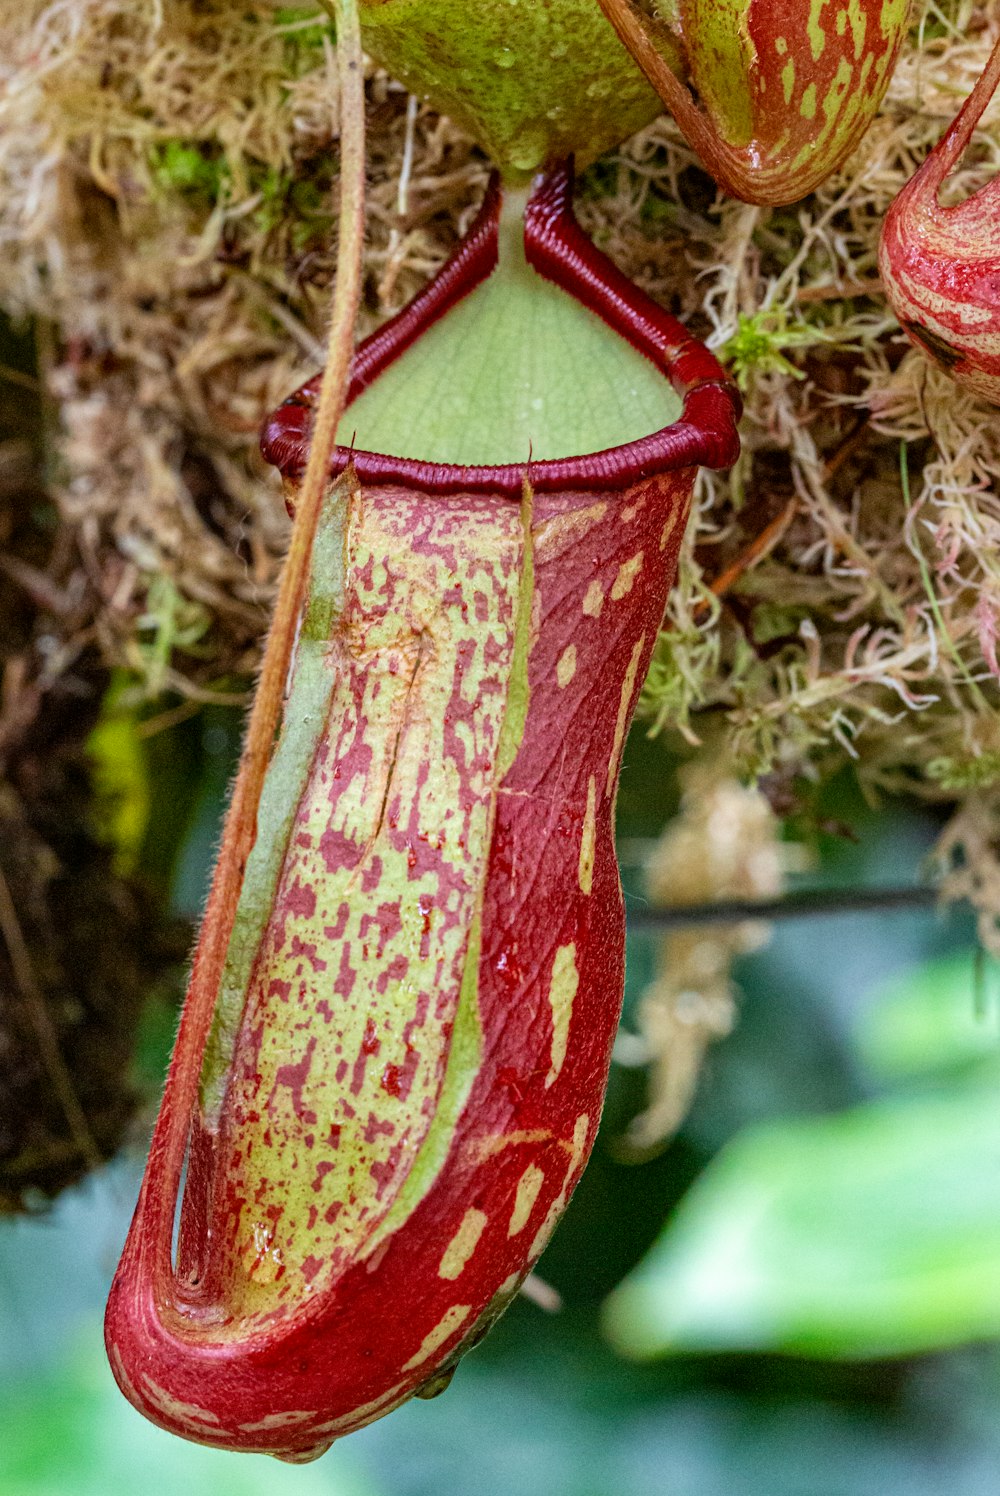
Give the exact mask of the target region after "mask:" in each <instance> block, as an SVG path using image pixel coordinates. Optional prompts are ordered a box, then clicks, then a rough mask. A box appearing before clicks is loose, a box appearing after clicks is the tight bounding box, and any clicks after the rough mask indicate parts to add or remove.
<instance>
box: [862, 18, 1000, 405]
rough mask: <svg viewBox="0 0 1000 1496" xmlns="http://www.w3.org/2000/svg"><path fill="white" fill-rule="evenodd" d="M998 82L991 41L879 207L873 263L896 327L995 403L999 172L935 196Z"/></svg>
mask: <svg viewBox="0 0 1000 1496" xmlns="http://www.w3.org/2000/svg"><path fill="white" fill-rule="evenodd" d="M998 82H1000V41H998V42H997V45H996V47H995V48H994V50H993V55H992V56H991V58H990V60H989V62H988V64H987V65H986V68H985V70H984V72H983V76H982V77H981V78H980V80H979V82H978V83H977V84H976V87H975V88H974V89H973V91H972V93H971V94H970V95H969V97H968V99H967V100H966V102H965V104H964V105H963V107H962V109H961V111H960V113H959V114H958V116H957V118H956V119H955V122H954V124H953V125H952V126H951V128H950V129H949V130H948V132H947V134H946V135H944V136H943V138H942V139H941V141H940V142H939V143H938V145H937V146H935V148H934V150H933V151H932V152H931V154H930V155H929V156H928V158H927V160H926V161H925V162H924V164H923V166H921V168H920V170H919V171H918V172H916V173H915V175H914V176H913V178H912V180H911V181H910V182H908V183H907V185H906V186H905V187H904V188H903V190H902V192H901V193H900V194H899V196H898V197H897V198H896V200H895V202H894V203H893V205H892V207H891V208H890V209H889V212H888V214H887V215H886V220H885V224H884V226H883V229H882V239H881V243H880V246H879V269H880V271H881V274H882V283H883V285H884V286H885V291H886V295H887V296H888V298H889V301H890V303H891V304H892V309H893V311H894V312H895V313H896V316H897V317H898V318H899V321H900V324H901V326H902V327H903V328H904V330H905V331H906V332H907V333H908V334H909V336H910V337H911V338H912V339H913V341H914V343H916V345H917V346H918V348H921V349H922V350H923V352H924V353H926V354H927V356H928V357H929V358H930V359H932V360H933V361H934V362H935V363H936V364H937V365H938V366H939V367H940V368H942V369H945V370H946V371H947V372H948V373H949V374H950V375H951V377H952V378H953V379H954V380H956V381H957V382H958V383H959V384H961V385H964V386H965V387H966V389H969V390H972V391H973V392H974V393H975V394H977V395H983V396H985V398H986V399H987V400H992V401H993V403H994V404H995V405H1000V179H998V178H996V177H994V178H993V179H992V180H991V181H990V182H988V183H987V184H986V186H984V187H982V188H980V190H979V191H978V192H975V193H973V194H972V196H971V197H968V198H966V199H965V201H964V202H960V203H956V204H954V205H953V206H951V207H945V206H943V205H942V203H941V202H940V200H939V195H940V192H941V188H942V185H943V183H944V181H945V178H946V177H947V176H948V174H949V172H951V171H952V170H953V169H954V168H955V167H956V166H957V165H958V163H959V161H960V160H961V158H962V155H963V153H964V152H965V149H966V147H967V146H968V144H969V141H970V140H971V139H972V134H973V131H974V130H975V128H976V126H977V125H978V123H979V121H980V119H981V117H982V114H983V111H984V110H985V109H986V106H987V104H988V103H989V102H990V99H991V98H992V97H993V95H994V93H995V92H996V88H997V84H998Z"/></svg>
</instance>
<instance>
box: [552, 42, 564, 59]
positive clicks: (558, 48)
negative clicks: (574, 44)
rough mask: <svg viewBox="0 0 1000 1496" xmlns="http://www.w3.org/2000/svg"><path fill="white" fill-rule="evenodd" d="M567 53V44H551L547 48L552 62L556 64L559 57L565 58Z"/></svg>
mask: <svg viewBox="0 0 1000 1496" xmlns="http://www.w3.org/2000/svg"><path fill="white" fill-rule="evenodd" d="M568 51H569V42H553V43H552V46H551V47H550V48H549V56H550V57H551V58H552V60H553V61H554V62H558V61H559V59H560V57H565V56H566V53H567V52H568Z"/></svg>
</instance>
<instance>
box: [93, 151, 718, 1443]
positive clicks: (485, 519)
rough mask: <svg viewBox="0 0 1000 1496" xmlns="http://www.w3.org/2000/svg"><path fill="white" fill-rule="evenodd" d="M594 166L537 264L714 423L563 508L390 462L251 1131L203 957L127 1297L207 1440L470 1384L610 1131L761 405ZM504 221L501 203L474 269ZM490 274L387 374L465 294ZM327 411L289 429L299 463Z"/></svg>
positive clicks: (621, 457)
mask: <svg viewBox="0 0 1000 1496" xmlns="http://www.w3.org/2000/svg"><path fill="white" fill-rule="evenodd" d="M569 181H570V179H569V173H568V172H567V171H565V170H562V171H557V172H556V173H553V175H552V176H551V177H550V179H549V180H548V182H546V181H542V182H541V183H540V184H538V187H537V191H536V196H535V199H534V217H532V215H531V213H530V212H529V226H528V232H527V234H526V238H528V239H529V240H530V243H529V245H528V248H529V250H530V255H531V256H532V257H533V258H532V263H535V264H536V266H537V268H538V269H539V271H540V272H541V273H542V274H545V275H548V276H550V277H551V278H552V279H554V280H556V281H557V282H559V283H560V284H564V285H565V286H566V288H567V289H568V290H569V291H570V292H571V293H572V294H575V295H578V296H579V297H580V298H581V299H582V300H583V301H585V302H586V304H587V305H590V306H592V307H593V308H594V310H596V311H597V312H598V313H599V314H600V315H601V316H603V317H605V319H606V320H607V321H608V322H609V323H610V324H611V325H612V326H615V327H618V329H619V330H620V331H621V332H622V333H623V335H624V336H627V337H630V338H632V339H633V341H635V342H636V344H637V346H643V347H644V349H645V351H647V352H648V354H649V356H650V357H653V358H655V360H656V361H657V362H658V363H659V364H660V366H661V367H663V369H664V373H665V375H666V376H667V377H670V378H672V379H673V380H674V382H675V385H677V386H678V387H679V388H680V389H681V392H682V393H683V394H684V395H685V404H684V412H683V416H682V419H681V420H680V421H679V422H677V423H676V426H675V427H674V428H668V430H667V431H666V432H664V433H659V434H658V437H657V439H656V440H655V441H654V443H653V447H652V448H651V449H650V450H649V452H648V454H647V455H643V456H642V457H641V460H640V459H639V458H637V456H636V453H635V452H634V451H633V450H631V449H630V448H627V447H623V448H619V449H615V452H613V453H612V454H611V460H610V466H609V469H608V472H607V475H606V479H605V482H604V483H603V485H602V483H600V482H599V481H598V476H599V474H598V473H597V472H596V471H595V470H594V469H593V467H592V466H588V459H587V457H586V456H584V457H582V458H580V459H567V460H566V461H565V462H563V463H561V464H559V466H558V474H557V473H556V472H555V471H554V469H555V467H556V465H555V464H551V465H548V470H547V471H546V472H544V473H543V474H542V475H541V476H542V478H543V480H544V481H543V482H542V483H541V485H540V491H537V492H535V493H534V495H533V496H532V494H531V491H530V488H528V485H527V483H526V481H525V479H526V476H527V477H533V476H534V475H533V474H529V475H525V474H524V473H523V472H522V471H521V470H520V469H513V468H509V469H508V468H496V469H485V468H484V469H477V470H475V471H474V472H473V473H465V472H463V470H460V469H449V470H442V471H441V472H435V473H431V471H430V470H429V469H428V468H427V466H426V465H425V464H421V463H420V462H418V461H416V462H413V463H411V464H409V465H407V464H401V466H402V468H403V469H405V472H404V476H405V478H406V480H407V481H406V482H405V483H399V482H392V483H388V482H377V481H374V480H373V478H372V472H373V470H374V471H376V472H377V467H378V463H379V461H381V459H379V458H378V457H377V456H373V454H360V455H359V460H358V465H357V468H358V475H359V476H360V478H361V484H360V486H359V485H358V483H357V481H356V480H354V481H353V483H352V484H351V485H349V486H351V487H352V493H353V498H352V499H351V503H350V507H349V511H348V514H347V519H346V521H345V524H346V529H345V544H344V552H343V555H344V565H345V576H344V588H343V606H342V609H341V612H340V615H339V617H338V619H337V620H336V622H335V623H334V626H333V631H332V636H331V640H330V652H329V655H328V656H322V654H321V658H322V659H323V661H324V666H323V668H324V670H325V671H326V672H328V673H327V674H326V676H325V677H324V678H325V679H327V680H328V682H329V683H330V686H331V692H332V694H331V703H330V707H329V711H328V713H327V715H326V717H325V719H324V720H323V721H322V722H320V723H318V724H317V735H316V746H315V750H314V753H313V757H312V759H311V760H310V764H309V767H308V772H307V773H306V777H305V787H304V789H303V790H302V792H301V795H298V792H296V794H297V796H298V798H297V801H296V809H295V819H294V823H293V825H292V827H291V830H290V831H289V833H288V842H287V847H286V849H285V852H284V861H283V865H282V868H281V871H280V874H279V875H278V883H277V892H276V896H275V898H274V902H273V907H271V906H270V905H267V906H266V907H268V909H269V914H268V918H267V921H266V927H265V928H264V930H263V933H262V936H261V938H260V942H259V944H258V945H257V946H256V947H255V949H256V960H255V964H254V966H253V969H252V974H251V976H250V979H249V983H248V986H247V991H246V997H245V1001H244V1003H243V1007H242V1009H241V1010H239V1011H240V1012H241V1014H242V1017H241V1021H240V1023H239V1024H238V1025H237V1027H238V1030H239V1031H238V1033H237V1036H236V1042H235V1046H234V1050H233V1056H232V1060H231V1062H227V1063H230V1070H229V1084H228V1091H227V1094H226V1097H225V1102H224V1104H223V1105H222V1108H221V1112H220V1113H219V1116H220V1119H221V1120H220V1124H219V1128H218V1131H217V1132H216V1131H213V1127H214V1126H215V1124H214V1122H213V1120H212V1119H213V1117H214V1115H215V1113H214V1112H206V1114H205V1116H204V1117H202V1115H201V1113H200V1111H199V1109H198V1106H197V1104H196V1103H195V1102H194V1097H195V1094H196V1090H197V1083H198V1075H199V1072H200V1069H201V1066H202V1055H203V1053H204V1049H205V1045H206V1042H207V1039H208V1032H209V1027H210V1023H211V1016H212V1014H211V1004H212V1002H216V1003H217V1002H218V998H217V996H216V995H215V994H214V993H212V992H210V991H209V990H208V989H207V987H206V985H205V982H204V980H203V979H201V978H200V977H199V963H198V958H197V956H196V961H195V968H194V973H193V976H192V984H191V994H190V995H189V1000H188V1004H187V1005H186V1009H185V1016H184V1018H183V1020H182V1025H181V1031H180V1035H179V1038H178V1044H177V1049H176V1052H175V1057H174V1061H173V1063H172V1066H171V1072H170V1076H169V1078H168V1082H167V1088H166V1093H165V1096H164V1102H163V1106H162V1108H161V1113H160V1117H159V1119H158V1122H157V1126H156V1130H155V1133H154V1138H153V1144H152V1148H151V1152H150V1160H149V1164H148V1166H147V1170H146V1176H145V1179H144V1182H143V1188H142V1191H141V1194H140V1199H139V1204H138V1206H137V1209H136V1215H135V1219H134V1221H133V1225H132V1230H131V1231H130V1233H129V1238H128V1241H127V1243H126V1247H125V1251H124V1253H123V1256H122V1261H121V1264H120V1266H119V1270H118V1273H117V1275H116V1278H115V1282H114V1285H113V1287H112V1293H111V1298H110V1302H109V1305H108V1313H107V1322H106V1334H107V1344H108V1353H109V1357H110V1360H111V1364H112V1367H113V1369H114V1372H115V1376H116V1378H117V1379H118V1382H119V1385H120V1386H121V1388H122V1390H123V1391H124V1392H125V1394H126V1395H127V1396H128V1397H129V1398H130V1399H131V1401H132V1402H133V1403H134V1404H135V1405H136V1407H138V1408H140V1409H141V1410H142V1411H143V1412H144V1413H146V1414H147V1416H148V1417H150V1418H152V1419H153V1420H154V1421H155V1422H157V1423H160V1424H162V1425H163V1426H164V1427H166V1428H169V1429H172V1430H174V1431H176V1432H179V1433H182V1434H184V1435H186V1436H187V1437H189V1438H193V1439H198V1440H201V1441H203V1442H206V1443H211V1444H217V1445H220V1446H222V1447H224V1448H233V1449H246V1450H260V1451H268V1452H271V1453H276V1454H279V1455H280V1456H281V1457H282V1458H285V1459H305V1458H309V1457H311V1456H312V1455H314V1454H316V1453H319V1452H321V1451H322V1449H323V1448H324V1447H325V1446H326V1445H327V1444H328V1443H329V1442H330V1441H331V1440H332V1439H334V1438H336V1437H338V1436H339V1435H341V1434H344V1433H347V1432H349V1431H350V1430H351V1429H354V1428H357V1427H360V1426H361V1425H362V1424H364V1423H367V1422H369V1421H370V1420H371V1419H373V1418H376V1417H378V1416H380V1415H381V1414H382V1413H386V1412H388V1411H389V1410H390V1409H391V1408H393V1407H395V1406H396V1405H397V1404H398V1403H400V1402H402V1401H404V1400H405V1399H406V1398H407V1397H410V1396H412V1395H413V1394H414V1393H422V1394H423V1395H430V1394H431V1393H433V1392H435V1391H438V1390H440V1389H441V1387H442V1385H443V1384H444V1383H445V1382H446V1380H447V1375H448V1373H449V1371H450V1369H451V1368H452V1367H453V1366H454V1364H455V1362H456V1360H457V1358H458V1356H459V1355H460V1354H461V1353H462V1352H463V1351H464V1350H466V1349H468V1347H469V1346H470V1345H472V1344H474V1343H475V1341H476V1340H477V1339H478V1338H479V1336H480V1335H481V1334H483V1333H484V1332H485V1329H486V1328H488V1325H489V1323H490V1322H491V1320H492V1319H493V1318H495V1317H496V1315H497V1314H498V1313H499V1312H501V1310H502V1308H503V1307H504V1306H505V1305H506V1303H508V1302H509V1300H510V1298H511V1297H512V1296H513V1294H514V1293H515V1292H516V1291H517V1288H518V1285H519V1283H520V1282H521V1280H522V1278H523V1277H524V1275H525V1274H526V1273H527V1272H528V1271H529V1270H530V1268H531V1266H532V1265H533V1263H534V1262H535V1260H536V1259H537V1257H538V1256H539V1254H540V1253H541V1252H542V1250H543V1249H544V1247H545V1244H546V1242H547V1240H548V1238H549V1235H550V1233H551V1231H552V1229H553V1228H554V1226H555V1224H556V1222H557V1221H558V1219H559V1216H560V1215H561V1213H562V1211H563V1209H564V1208H565V1206H566V1204H567V1201H568V1200H569V1196H570V1194H571V1192H572V1190H573V1188H574V1186H575V1184H576V1181H577V1179H578V1178H579V1175H580V1173H581V1171H582V1169H583V1166H584V1164H585V1162H586V1159H587V1155H588V1153H589V1151H590V1148H591V1145H592V1143H593V1139H594V1135H595V1133H596V1130H597V1125H598V1121H599V1117H600V1110H601V1105H602V1100H603V1095H604V1087H605V1083H606V1079H607V1071H608V1065H609V1061H610V1053H611V1045H612V1041H613V1038H614V1034H615V1030H616V1027H617V1022H618V1015H619V1009H620V1004H621V997H622V988H623V976H624V973H623V952H624V916H623V907H622V898H621V890H620V886H619V881H618V872H617V867H616V863H615V857H614V847H613V838H612V816H613V808H614V797H615V793H616V788H617V780H618V770H619V767H620V758H621V752H622V748H623V745H624V741H625V736H626V733H627V730H628V725H629V722H630V719H631V716H632V712H633V709H634V706H635V701H636V697H637V696H638V693H639V690H640V687H641V685H642V681H643V677H644V674H645V671H646V667H647V665H648V661H649V656H650V652H651V650H652V647H653V643H654V640H655V638H656V634H657V631H658V629H659V626H660V623H661V620H662V616H663V609H664V604H665V600H666V594H667V590H668V588H669V586H670V583H671V581H672V579H673V575H674V571H675V569H676V563H677V553H678V548H679V546H680V541H681V537H682V535H683V531H684V524H685V520H686V516H687V510H688V505H689V503H690V497H691V491H692V487H693V483H694V475H695V464H696V463H697V462H699V461H706V462H710V463H712V464H714V465H721V464H724V463H726V462H728V461H732V460H733V458H734V457H735V455H736V450H737V442H736V436H735V422H736V418H737V415H738V409H739V404H738V396H737V395H736V393H735V391H734V390H733V389H732V387H731V386H729V385H728V384H727V383H726V381H725V377H724V374H723V371H722V370H721V368H720V367H719V366H718V364H717V363H715V361H714V360H713V359H712V357H711V355H709V354H708V353H707V351H706V350H704V349H702V348H699V347H698V346H697V345H695V344H694V342H693V340H692V339H691V338H690V337H689V336H688V335H687V334H686V333H685V332H684V330H683V328H681V327H680V326H679V324H677V323H676V322H675V321H674V320H673V319H672V318H670V317H669V316H667V314H665V313H663V312H662V311H659V310H657V309H656V308H655V307H653V306H652V303H650V302H649V299H648V298H646V297H643V296H642V294H641V293H639V292H638V291H634V290H633V292H632V293H631V294H630V293H629V288H628V283H627V282H626V281H625V280H624V278H623V277H621V276H620V275H619V274H618V273H617V272H616V271H614V270H613V267H611V266H610V264H609V262H608V261H606V259H605V258H604V257H603V256H601V255H599V254H597V253H596V251H593V249H592V247H588V246H587V245H586V242H585V241H582V238H581V236H580V234H579V231H578V230H577V229H576V227H575V225H574V224H573V221H572V216H571V214H570V210H569ZM495 233H496V217H495V204H493V203H492V201H491V199H489V198H488V199H487V203H486V205H485V206H484V211H483V214H482V215H481V216H480V219H479V220H477V226H476V228H475V230H474V234H473V248H472V250H471V251H470V253H469V256H468V264H467V267H466V268H467V269H468V274H469V280H470V282H471V283H472V284H474V283H475V281H476V279H478V278H481V276H482V274H483V273H485V269H488V267H489V264H490V263H491V262H492V254H493V249H492V245H493V244H494V242H495ZM560 243H562V253H561V254H560V247H559V246H560ZM463 263H464V262H463V260H462V257H461V255H459V257H458V258H457V260H456V261H455V262H453V266H452V270H454V266H455V265H458V266H459V271H457V272H455V274H452V271H447V272H446V274H445V279H444V283H443V289H441V290H440V294H439V293H438V292H435V291H433V290H429V293H428V294H427V295H426V296H425V297H424V298H423V299H422V301H421V311H420V314H419V316H411V315H408V314H407V313H404V314H402V315H401V316H400V317H399V318H397V319H395V320H394V321H393V322H392V323H390V324H389V325H388V326H387V328H386V329H383V331H382V333H381V334H380V335H379V343H378V347H377V348H375V349H374V352H371V353H370V355H369V353H366V352H365V350H364V349H363V350H361V351H359V357H358V364H357V366H356V370H355V375H356V377H360V374H361V372H362V371H363V368H364V361H365V359H366V358H367V357H369V356H371V357H372V358H373V359H374V360H375V362H376V363H378V366H379V367H383V366H384V364H385V363H386V362H388V361H389V360H391V358H392V356H393V349H394V348H396V351H397V352H398V351H399V350H400V349H401V348H402V347H403V346H406V345H407V344H408V342H409V341H412V338H413V337H414V336H417V335H418V334H419V331H420V329H421V327H422V326H423V325H427V324H429V323H430V322H431V321H433V319H434V317H435V316H437V315H438V314H439V312H440V310H441V306H442V305H443V304H445V303H447V304H451V301H452V300H453V299H454V296H455V295H457V294H459V293H460V290H461V273H459V272H460V271H461V266H462V264H463ZM456 276H457V279H456ZM449 277H450V278H449ZM466 289H468V286H467V287H466ZM439 303H440V304H439ZM647 345H648V346H647ZM366 347H370V348H373V347H374V345H366ZM308 406H309V402H308V399H307V398H302V397H296V399H295V400H293V401H292V402H291V403H290V404H289V405H286V407H284V410H283V413H279V416H278V417H277V418H275V419H274V420H273V421H272V423H271V425H270V427H269V434H268V441H269V443H270V448H271V451H272V452H273V453H274V454H275V455H277V456H278V457H280V459H281V462H282V464H283V466H285V467H286V468H287V469H290V470H291V471H292V472H293V473H294V472H295V471H296V469H297V467H298V458H299V456H301V453H302V451H303V450H304V443H303V437H304V432H305V425H306V423H307V419H308ZM289 415H292V416H294V417H295V421H294V422H293V423H292V425H291V426H289V424H288V422H287V421H286V420H285V419H284V417H286V416H289ZM299 416H302V417H303V422H302V423H299V421H298V418H299ZM300 425H301V429H300ZM634 446H636V447H640V446H642V444H641V443H639V444H634ZM643 452H644V453H646V449H645V448H643ZM647 456H648V462H649V464H650V468H651V470H648V469H647V467H646V463H647ZM346 457H347V454H344V453H343V452H341V453H339V454H338V457H337V459H336V464H335V466H336V468H337V469H338V470H339V469H340V468H341V467H342V466H343V464H344V462H345V461H346ZM361 457H364V458H365V459H367V460H368V461H367V469H366V465H365V464H363V463H362V461H361ZM540 466H541V467H543V468H544V467H545V466H546V465H540ZM366 470H367V474H368V476H367V478H366V477H365V471H366ZM557 476H558V477H559V479H560V482H561V486H558V485H556V483H555V480H556V477H557ZM348 477H349V475H348ZM575 477H578V478H579V481H578V482H575V481H574V478H575ZM432 478H433V479H434V482H431V479H432ZM466 478H468V480H469V481H468V482H467V485H466V486H465V487H463V480H464V479H466ZM439 480H440V481H439ZM341 481H342V482H346V481H348V480H347V478H345V479H343V480H341ZM522 483H523V484H524V485H525V493H524V494H523V496H521V497H518V496H516V495H517V491H518V489H519V488H520V487H521V485H522ZM435 484H436V485H437V486H436V487H435ZM428 490H430V491H428ZM319 638H322V634H321V635H320V636H319ZM331 673H332V678H331ZM310 679H311V677H310ZM310 689H311V687H310ZM275 782H276V781H275ZM298 782H299V781H296V783H298ZM270 783H272V780H271V778H270V776H269V784H270ZM199 981H201V985H200V986H199ZM223 1031H226V1025H225V1024H223ZM186 1146H187V1147H188V1171H187V1183H186V1186H185V1189H184V1193H183V1200H182V1204H181V1210H180V1221H179V1232H178V1249H177V1259H176V1263H173V1262H172V1261H171V1247H170V1242H171V1235H172V1227H173V1214H174V1203H175V1198H176V1195H177V1192H178V1188H179V1180H180V1173H181V1164H182V1159H183V1156H184V1150H185V1147H186Z"/></svg>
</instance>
